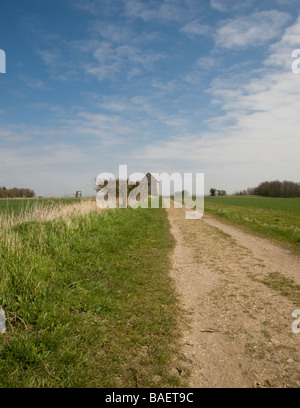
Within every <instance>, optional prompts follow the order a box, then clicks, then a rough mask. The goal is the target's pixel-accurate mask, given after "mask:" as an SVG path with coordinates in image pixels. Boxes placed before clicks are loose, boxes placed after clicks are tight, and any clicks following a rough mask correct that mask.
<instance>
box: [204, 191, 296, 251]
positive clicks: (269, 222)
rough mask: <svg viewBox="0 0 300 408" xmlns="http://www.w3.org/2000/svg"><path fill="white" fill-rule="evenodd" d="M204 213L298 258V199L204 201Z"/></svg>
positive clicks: (263, 198)
mask: <svg viewBox="0 0 300 408" xmlns="http://www.w3.org/2000/svg"><path fill="white" fill-rule="evenodd" d="M205 212H207V213H211V214H213V215H214V216H217V217H220V218H222V219H223V220H225V221H228V222H231V223H234V224H238V225H240V226H242V227H243V228H245V229H246V230H247V231H248V232H252V233H256V234H258V235H260V236H262V237H266V238H269V239H272V240H274V241H275V242H277V243H280V244H281V245H283V246H285V247H287V248H289V249H290V250H292V251H293V252H295V253H297V254H300V199H299V198H270V197H256V196H227V197H205Z"/></svg>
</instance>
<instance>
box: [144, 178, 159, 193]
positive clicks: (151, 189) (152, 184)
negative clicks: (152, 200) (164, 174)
mask: <svg viewBox="0 0 300 408" xmlns="http://www.w3.org/2000/svg"><path fill="white" fill-rule="evenodd" d="M145 177H147V181H148V195H149V196H150V197H151V196H152V197H158V196H159V190H160V188H159V181H158V180H157V179H156V178H155V177H154V176H152V174H151V173H147V174H146V176H145Z"/></svg>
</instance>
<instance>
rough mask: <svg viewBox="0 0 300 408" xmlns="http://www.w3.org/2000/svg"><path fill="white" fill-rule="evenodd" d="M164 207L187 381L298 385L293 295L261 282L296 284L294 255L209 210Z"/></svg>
mask: <svg viewBox="0 0 300 408" xmlns="http://www.w3.org/2000/svg"><path fill="white" fill-rule="evenodd" d="M184 211H185V210H184V209H172V208H171V209H168V217H169V221H170V224H171V228H172V233H173V235H174V236H175V239H176V241H177V245H176V248H175V250H174V253H173V269H172V277H173V278H174V280H175V282H176V287H177V290H178V292H179V294H180V296H181V299H182V305H183V307H184V308H185V310H186V311H187V312H188V322H187V323H188V327H187V325H184V327H183V330H184V337H183V339H182V353H183V359H184V361H185V366H186V369H189V370H190V371H191V376H190V384H189V385H190V387H197V388H198V387H205V388H207V387H247V388H249V387H297V388H298V387H300V334H295V333H293V331H292V323H293V321H294V320H295V319H294V318H293V317H292V316H291V314H292V312H293V311H294V310H295V309H299V308H300V299H299V300H297V299H296V301H295V300H294V299H292V300H291V298H289V297H287V296H284V295H282V294H281V293H280V292H279V291H277V290H274V289H272V288H271V287H270V286H267V285H266V284H265V283H263V282H262V280H263V279H265V278H268V277H269V276H270V274H274V273H279V274H280V276H285V277H288V278H292V279H293V280H294V281H295V282H297V283H300V259H299V258H298V257H296V256H294V255H292V254H291V253H290V252H288V251H286V250H284V249H282V248H280V247H277V246H276V245H274V244H272V243H270V242H269V241H268V240H264V239H261V238H257V237H254V236H252V235H249V234H247V233H244V232H242V231H241V230H239V229H238V228H234V227H231V226H228V225H226V224H223V223H222V222H220V221H218V220H216V219H214V218H213V217H211V216H207V215H205V216H204V217H203V218H202V219H201V220H186V219H185V216H184Z"/></svg>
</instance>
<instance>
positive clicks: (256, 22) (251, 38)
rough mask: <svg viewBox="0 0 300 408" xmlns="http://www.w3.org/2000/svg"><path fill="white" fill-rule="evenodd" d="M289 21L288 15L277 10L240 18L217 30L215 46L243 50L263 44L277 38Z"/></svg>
mask: <svg viewBox="0 0 300 408" xmlns="http://www.w3.org/2000/svg"><path fill="white" fill-rule="evenodd" d="M289 20H290V15H289V14H288V13H285V12H280V11H277V10H270V11H260V12H257V13H253V14H251V15H249V16H241V17H239V18H236V19H234V20H230V21H227V22H226V23H225V24H223V25H222V26H221V27H220V28H218V30H217V32H216V36H215V41H216V45H217V46H220V47H224V48H245V47H248V46H257V45H262V44H265V43H267V42H268V41H271V40H273V39H275V38H277V37H278V36H279V35H280V33H281V31H282V29H283V27H284V26H285V25H286V24H287V23H288V22H289Z"/></svg>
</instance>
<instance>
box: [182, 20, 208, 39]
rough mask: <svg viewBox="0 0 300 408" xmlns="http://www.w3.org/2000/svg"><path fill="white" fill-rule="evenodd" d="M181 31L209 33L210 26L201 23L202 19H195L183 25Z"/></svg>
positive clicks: (186, 32)
mask: <svg viewBox="0 0 300 408" xmlns="http://www.w3.org/2000/svg"><path fill="white" fill-rule="evenodd" d="M180 31H181V32H183V33H185V34H188V35H192V36H195V35H205V34H208V33H209V31H210V28H209V26H208V25H206V24H201V20H193V21H190V22H189V23H187V24H186V25H185V26H183V27H182V28H181V29H180Z"/></svg>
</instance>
